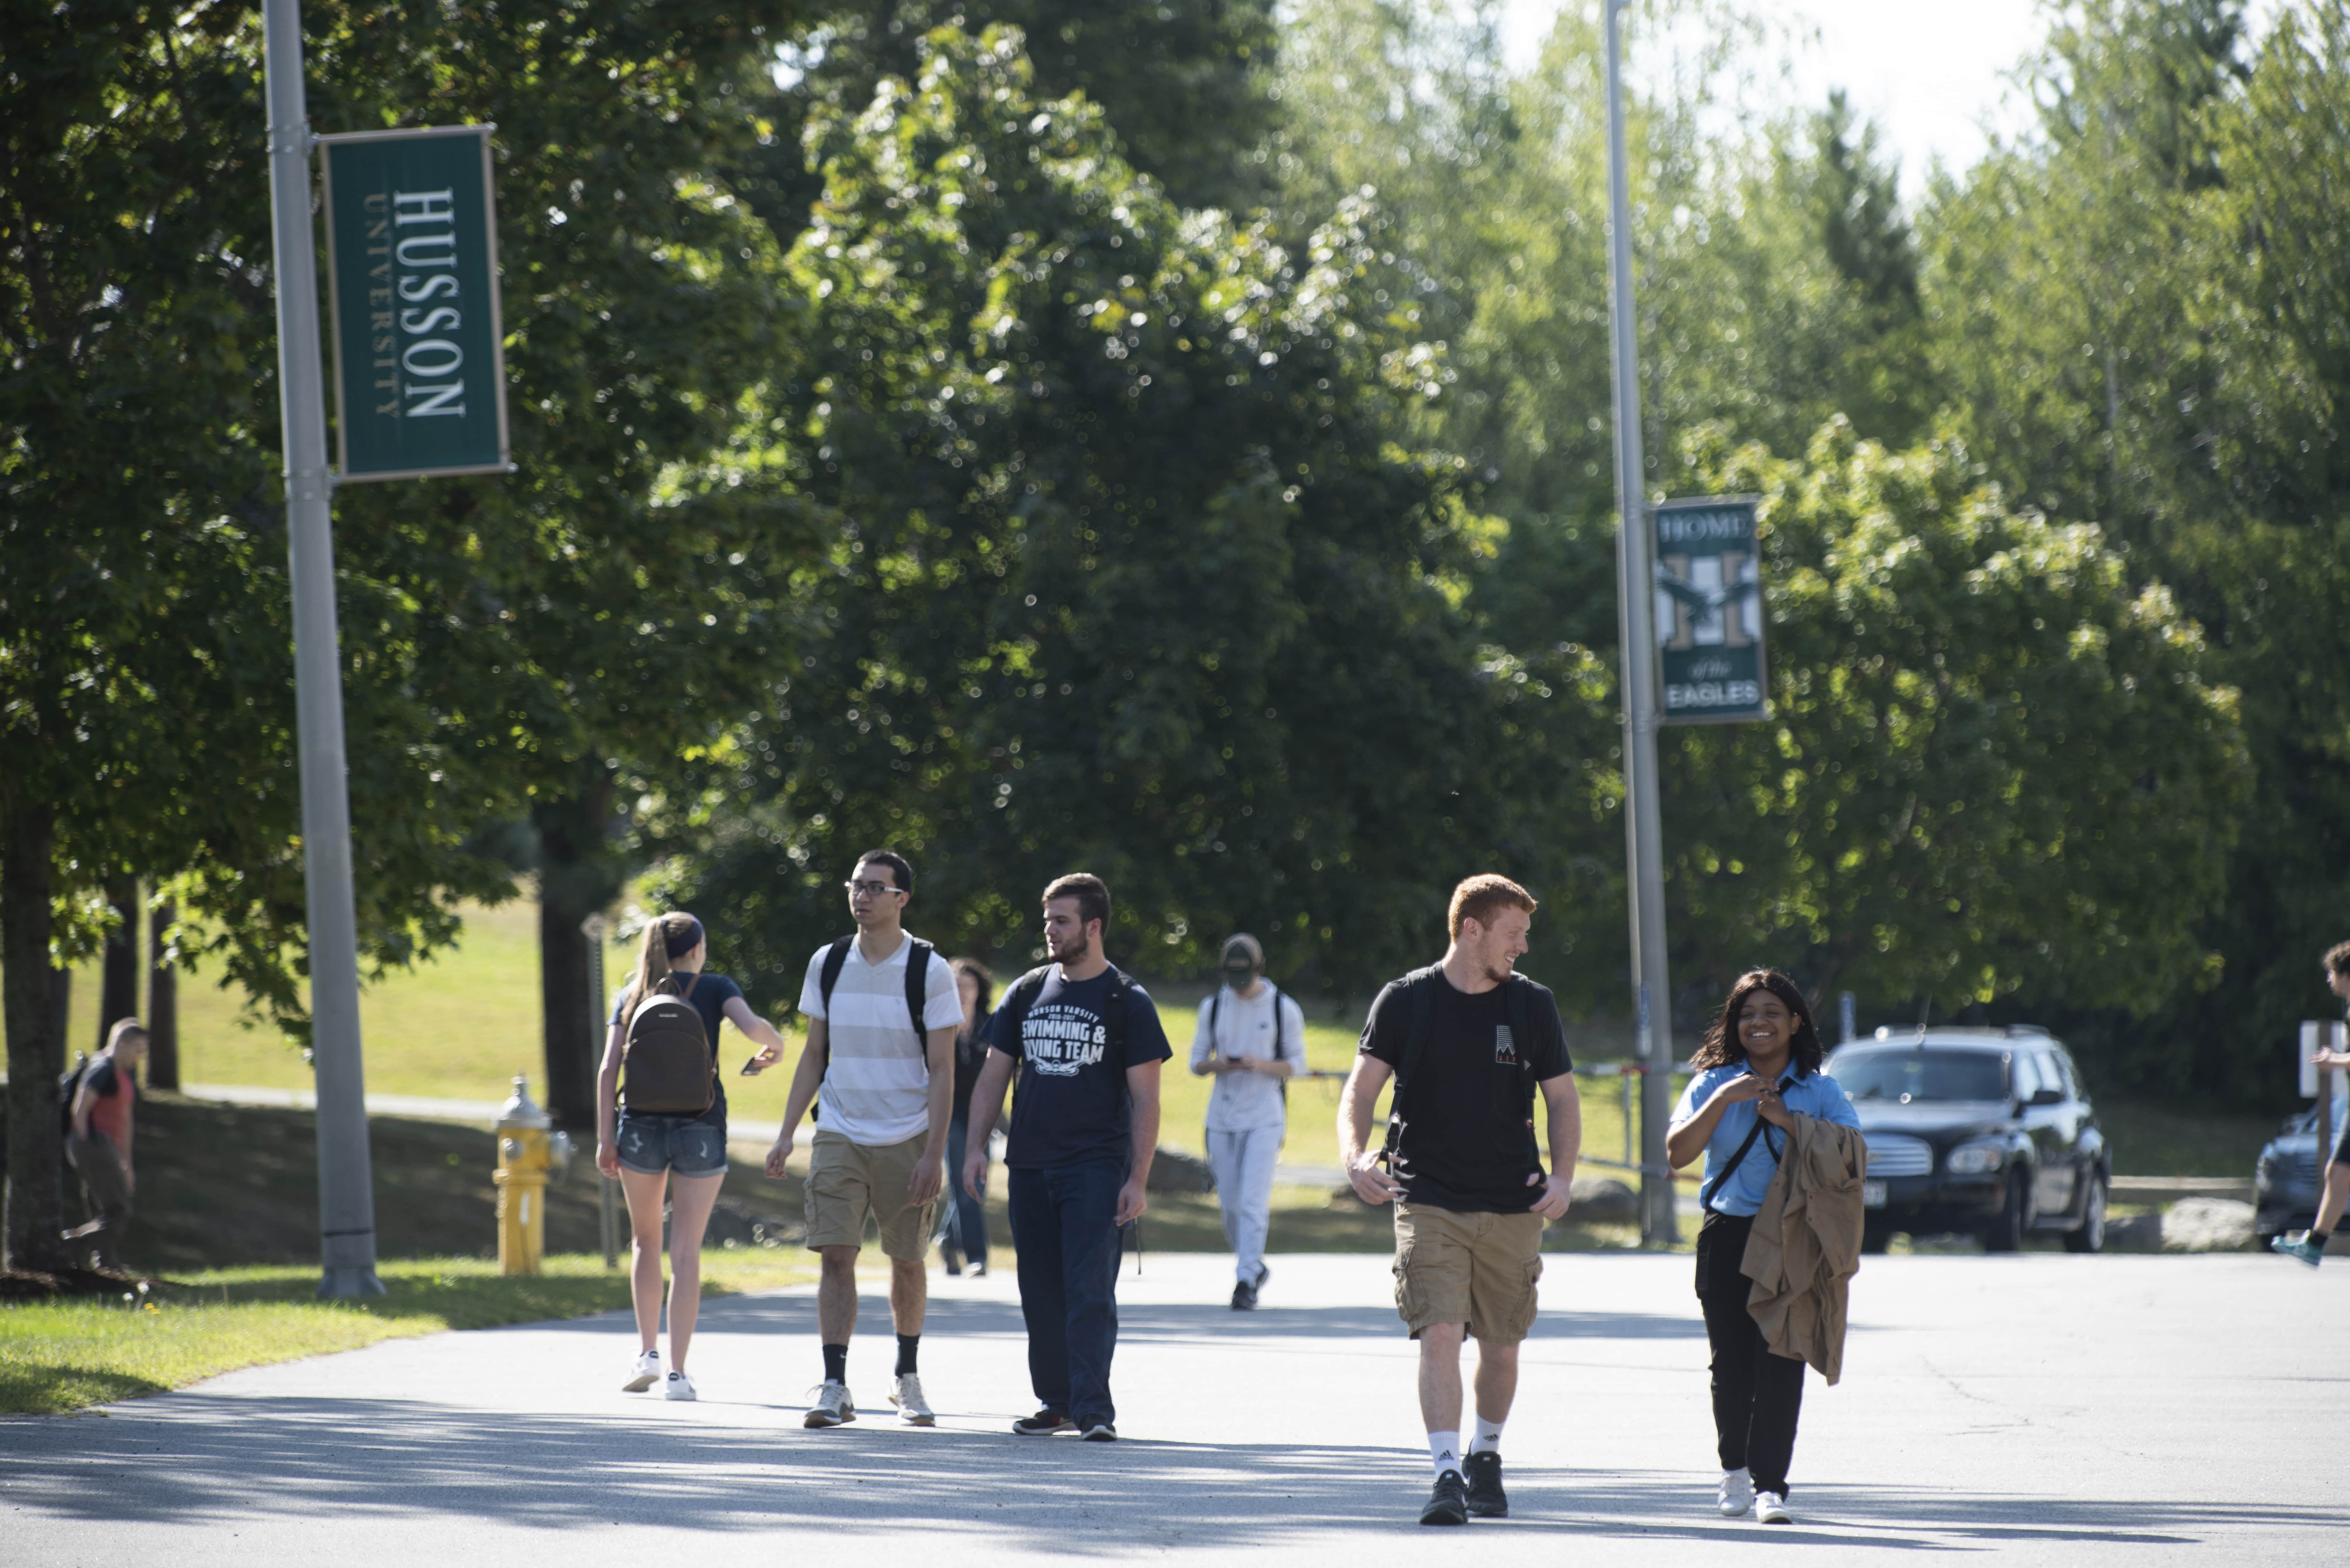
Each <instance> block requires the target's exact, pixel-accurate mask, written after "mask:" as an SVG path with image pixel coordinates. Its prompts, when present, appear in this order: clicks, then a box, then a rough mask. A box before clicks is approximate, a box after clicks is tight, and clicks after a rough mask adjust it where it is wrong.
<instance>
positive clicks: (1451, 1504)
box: [1419, 1470, 1469, 1524]
mask: <svg viewBox="0 0 2350 1568" xmlns="http://www.w3.org/2000/svg"><path fill="white" fill-rule="evenodd" d="M1419 1521H1420V1523H1422V1524H1466V1523H1468V1522H1469V1487H1468V1483H1466V1482H1465V1481H1463V1480H1461V1472H1460V1471H1459V1470H1446V1471H1445V1472H1444V1473H1443V1474H1441V1475H1440V1476H1438V1477H1437V1478H1436V1490H1433V1491H1431V1492H1430V1493H1429V1494H1428V1506H1427V1507H1426V1508H1423V1509H1421V1510H1420V1511H1419Z"/></svg>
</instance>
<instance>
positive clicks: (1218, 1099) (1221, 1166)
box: [1191, 932, 1305, 1312]
mask: <svg viewBox="0 0 2350 1568" xmlns="http://www.w3.org/2000/svg"><path fill="white" fill-rule="evenodd" d="M1218 967H1219V968H1220V969H1221V970H1222V972H1223V977H1224V982H1223V984H1222V985H1221V986H1219V987H1218V988H1217V989H1216V992H1215V994H1214V995H1212V996H1211V997H1209V998H1208V999H1207V1000H1206V1001H1205V1002H1201V1003H1200V1023H1199V1027H1198V1029H1197V1030H1196V1031H1195V1032H1194V1033H1192V1035H1191V1071H1192V1072H1194V1073H1196V1074H1198V1075H1201V1077H1207V1076H1211V1075H1212V1076H1213V1077H1214V1078H1215V1080H1216V1085H1215V1087H1214V1088H1213V1089H1211V1091H1209V1094H1208V1129H1207V1130H1208V1165H1209V1168H1211V1169H1212V1170H1213V1171H1214V1172H1215V1173H1216V1200H1217V1202H1218V1203H1219V1204H1221V1205H1222V1208H1223V1212H1224V1240H1225V1241H1229V1242H1230V1243H1232V1272H1233V1273H1234V1274H1235V1275H1236V1276H1237V1282H1235V1283H1234V1284H1233V1286H1232V1310H1233V1311H1234V1312H1247V1311H1249V1310H1250V1309H1251V1308H1253V1307H1254V1306H1255V1305H1256V1293H1257V1292H1258V1291H1259V1290H1261V1289H1263V1285H1264V1282H1265V1279H1266V1276H1268V1275H1269V1274H1270V1273H1271V1272H1273V1271H1272V1270H1270V1269H1268V1268H1266V1267H1265V1266H1264V1233H1265V1228H1266V1227H1267V1226H1268V1225H1269V1224H1271V1223H1272V1220H1273V1167H1274V1161H1275V1159H1277V1158H1279V1157H1280V1154H1281V1140H1282V1138H1283V1137H1284V1135H1285V1134H1286V1133H1287V1132H1288V1130H1289V1100H1288V1094H1287V1091H1286V1089H1285V1087H1284V1085H1285V1083H1286V1082H1287V1080H1288V1079H1289V1078H1290V1077H1291V1075H1294V1074H1297V1073H1302V1072H1304V1071H1305V1011H1304V1010H1303V1009H1301V1008H1300V1007H1299V1006H1298V1005H1297V1003H1296V1002H1293V1001H1291V1000H1290V999H1289V998H1288V997H1286V996H1284V995H1282V994H1281V992H1279V991H1277V990H1275V989H1274V984H1273V982H1272V981H1269V980H1267V979H1265V978H1264V949H1263V947H1262V946H1261V945H1259V943H1258V941H1257V940H1256V939H1255V938H1254V937H1252V936H1249V935H1248V934H1246V933H1245V932H1243V933H1240V934H1238V935H1234V936H1230V937H1226V938H1225V939H1224V948H1223V955H1222V959H1221V960H1220V961H1219V963H1218Z"/></svg>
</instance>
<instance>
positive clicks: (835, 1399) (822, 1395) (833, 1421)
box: [800, 1378, 857, 1427]
mask: <svg viewBox="0 0 2350 1568" xmlns="http://www.w3.org/2000/svg"><path fill="white" fill-rule="evenodd" d="M855 1419H857V1401H856V1400H854V1399H851V1398H850V1397H848V1385H847V1384H846V1383H835V1382H833V1381H832V1380H831V1379H829V1378H827V1379H826V1380H825V1381H824V1382H822V1383H820V1384H818V1385H816V1403H815V1404H813V1405H810V1406H809V1407H808V1413H807V1418H806V1420H804V1421H802V1422H801V1423H800V1425H801V1426H803V1427H837V1426H840V1425H841V1424H843V1423H844V1422H847V1421H854V1420H855Z"/></svg>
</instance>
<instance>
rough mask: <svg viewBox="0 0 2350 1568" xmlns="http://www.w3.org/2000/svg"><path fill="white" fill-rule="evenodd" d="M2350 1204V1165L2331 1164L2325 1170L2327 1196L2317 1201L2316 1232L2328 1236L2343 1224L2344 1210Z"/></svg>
mask: <svg viewBox="0 0 2350 1568" xmlns="http://www.w3.org/2000/svg"><path fill="white" fill-rule="evenodd" d="M2345 1203H2350V1165H2341V1164H2329V1165H2328V1166H2326V1168H2325V1194H2324V1197H2322V1198H2320V1199H2318V1200H2317V1223H2316V1225H2315V1226H2314V1227H2313V1229H2314V1230H2319V1231H2325V1232H2327V1233H2328V1234H2331V1233H2332V1232H2333V1230H2334V1227H2335V1226H2336V1225H2339V1224H2340V1223H2341V1222H2342V1210H2343V1209H2344V1207H2345Z"/></svg>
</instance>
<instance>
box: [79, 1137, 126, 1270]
mask: <svg viewBox="0 0 2350 1568" xmlns="http://www.w3.org/2000/svg"><path fill="white" fill-rule="evenodd" d="M66 1159H67V1162H68V1163H69V1164H70V1165H72V1167H73V1168H74V1174H75V1175H77V1176H78V1177H80V1178H81V1194H82V1203H83V1205H84V1207H85V1208H87V1209H88V1211H89V1223H88V1225H87V1226H86V1227H84V1234H85V1235H86V1236H87V1237H88V1248H89V1251H92V1252H95V1253H96V1254H97V1261H98V1262H99V1265H100V1266H101V1267H104V1268H109V1269H111V1268H119V1267H120V1266H121V1263H122V1255H121V1253H120V1251H119V1249H120V1245H121V1237H122V1227H123V1224H124V1222H125V1221H127V1220H129V1219H130V1177H129V1176H128V1175H127V1174H125V1172H124V1171H123V1168H122V1151H121V1150H120V1149H118V1148H116V1147H114V1140H113V1139H112V1138H110V1137H107V1136H106V1135H105V1134H104V1133H93V1134H92V1135H91V1136H89V1137H75V1136H74V1135H73V1134H72V1133H70V1132H69V1133H68V1134H66ZM76 1251H77V1253H79V1252H80V1251H81V1249H79V1248H77V1249H76Z"/></svg>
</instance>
